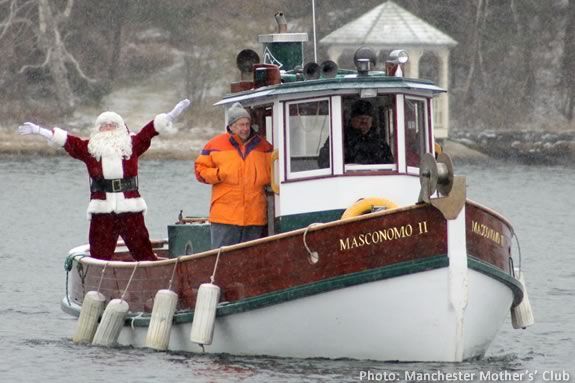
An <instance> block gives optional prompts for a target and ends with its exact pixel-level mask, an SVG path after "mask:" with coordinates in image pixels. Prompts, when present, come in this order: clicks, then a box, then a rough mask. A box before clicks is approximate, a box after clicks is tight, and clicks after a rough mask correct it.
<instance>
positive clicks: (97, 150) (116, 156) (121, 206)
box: [18, 99, 190, 261]
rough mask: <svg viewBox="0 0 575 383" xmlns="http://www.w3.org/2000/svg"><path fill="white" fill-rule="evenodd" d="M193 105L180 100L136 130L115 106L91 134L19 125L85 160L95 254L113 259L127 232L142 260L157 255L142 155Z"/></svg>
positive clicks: (129, 243)
mask: <svg viewBox="0 0 575 383" xmlns="http://www.w3.org/2000/svg"><path fill="white" fill-rule="evenodd" d="M189 105H190V101H189V100H187V99H186V100H183V101H180V102H179V103H178V104H177V105H176V106H175V107H174V109H173V110H172V111H171V112H169V113H162V114H158V115H157V116H156V117H155V118H154V120H153V121H150V122H149V123H148V124H146V126H144V127H143V128H142V129H141V130H140V131H139V132H138V133H137V134H134V133H131V132H130V131H129V130H128V128H127V127H126V124H125V123H124V120H123V119H122V117H121V116H120V115H118V114H117V113H114V112H104V113H102V114H100V115H99V116H98V118H97V119H96V122H95V124H94V127H93V128H92V131H91V134H90V139H88V140H85V139H82V138H78V137H75V136H73V135H71V134H69V133H68V132H66V131H65V130H62V129H60V128H53V129H52V130H49V129H45V128H42V127H41V126H39V125H36V124H34V123H32V122H25V123H24V124H23V125H21V126H20V127H19V128H18V133H19V134H21V135H29V134H37V135H41V136H43V137H44V138H46V139H47V140H48V141H49V142H50V143H51V144H56V145H58V146H62V147H63V148H64V150H66V152H67V153H68V154H69V155H70V156H71V157H73V158H75V159H78V160H80V161H82V162H84V163H85V164H86V167H87V169H88V174H89V176H90V193H91V194H90V203H89V205H88V219H90V232H89V243H90V255H91V256H92V257H94V258H99V259H104V260H110V259H112V256H113V255H114V250H115V249H116V243H117V241H118V237H122V239H123V240H124V242H125V244H126V246H127V247H128V249H129V250H130V253H131V254H132V257H133V258H134V259H136V260H137V261H154V260H156V259H157V257H156V255H155V254H154V252H153V250H152V244H151V243H150V238H149V234H148V230H147V229H146V225H145V223H144V214H145V212H146V209H147V206H146V202H145V201H144V199H143V198H142V197H141V196H140V193H139V192H138V159H139V157H140V156H141V155H142V154H143V153H144V152H145V151H146V150H147V149H148V148H149V147H150V144H151V140H152V138H153V137H155V136H157V135H158V134H159V132H160V131H165V132H170V131H171V130H172V129H173V126H172V121H174V120H175V119H176V117H178V116H179V115H180V114H181V113H182V112H183V111H184V110H185V109H186V108H187V107H188V106H189Z"/></svg>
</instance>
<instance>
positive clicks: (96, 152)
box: [88, 128, 132, 161]
mask: <svg viewBox="0 0 575 383" xmlns="http://www.w3.org/2000/svg"><path fill="white" fill-rule="evenodd" d="M88 152H89V153H90V154H91V155H92V157H94V158H95V159H96V160H98V161H100V160H101V159H102V157H124V158H126V159H128V158H130V157H131V156H132V137H130V134H129V133H128V131H127V130H125V129H122V128H117V129H114V130H111V131H107V132H99V131H97V132H94V133H92V135H91V136H90V141H89V142H88Z"/></svg>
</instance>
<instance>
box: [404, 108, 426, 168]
mask: <svg viewBox="0 0 575 383" xmlns="http://www.w3.org/2000/svg"><path fill="white" fill-rule="evenodd" d="M426 104H427V103H426V100H425V99H416V98H411V97H406V99H405V156H406V161H407V166H412V167H419V162H420V161H421V156H422V155H423V154H424V153H426V152H427V151H428V148H427V133H426V132H427V108H426Z"/></svg>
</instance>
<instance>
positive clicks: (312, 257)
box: [303, 222, 321, 263]
mask: <svg viewBox="0 0 575 383" xmlns="http://www.w3.org/2000/svg"><path fill="white" fill-rule="evenodd" d="M317 225H321V224H320V223H317V222H314V223H310V224H309V225H308V226H307V227H306V228H305V231H304V232H303V245H304V246H305V249H306V250H307V252H308V254H309V261H310V262H311V263H316V262H317V261H318V260H319V253H318V252H317V251H311V249H310V248H309V246H308V245H307V241H306V236H307V232H308V230H309V229H311V228H312V227H314V226H317Z"/></svg>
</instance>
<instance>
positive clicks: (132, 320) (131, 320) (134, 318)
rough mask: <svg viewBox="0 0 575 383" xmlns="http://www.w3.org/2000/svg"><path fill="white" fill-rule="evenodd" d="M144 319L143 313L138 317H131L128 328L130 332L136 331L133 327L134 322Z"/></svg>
mask: <svg viewBox="0 0 575 383" xmlns="http://www.w3.org/2000/svg"><path fill="white" fill-rule="evenodd" d="M143 317H144V313H143V312H139V313H138V315H135V316H133V317H131V318H130V327H131V328H132V331H135V330H136V326H134V322H135V321H136V320H137V319H140V318H143Z"/></svg>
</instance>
